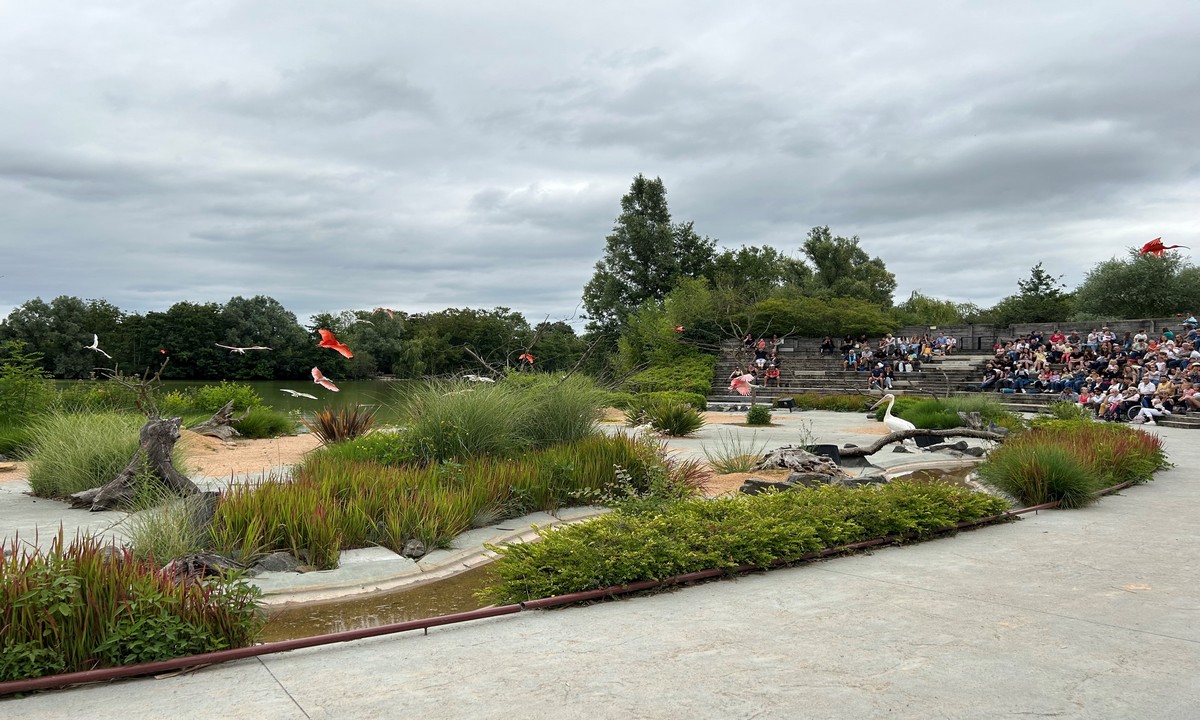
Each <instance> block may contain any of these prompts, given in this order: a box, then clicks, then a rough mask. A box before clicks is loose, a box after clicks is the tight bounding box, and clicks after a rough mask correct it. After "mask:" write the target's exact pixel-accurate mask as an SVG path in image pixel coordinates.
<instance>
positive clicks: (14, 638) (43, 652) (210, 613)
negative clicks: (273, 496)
mask: <svg viewBox="0 0 1200 720" xmlns="http://www.w3.org/2000/svg"><path fill="white" fill-rule="evenodd" d="M4 550H5V552H3V553H0V627H2V628H4V634H3V638H2V639H0V681H8V680H19V679H23V678H33V677H40V676H42V675H46V674H52V673H64V672H75V671H80V670H91V669H94V668H96V667H108V666H115V665H125V664H133V663H141V662H152V661H155V660H166V659H169V658H173V657H179V656H183V655H193V654H197V653H204V652H214V651H217V650H225V649H228V648H235V647H244V646H246V645H250V644H252V643H253V642H254V641H255V638H256V637H257V636H258V634H259V632H260V631H261V629H262V625H263V616H262V614H261V613H260V611H259V610H258V607H257V604H256V601H257V598H258V596H259V592H258V590H257V589H256V588H254V587H253V586H249V585H246V584H244V583H242V582H240V581H238V580H236V579H223V578H216V579H205V580H184V581H177V580H175V579H174V578H172V577H171V576H170V575H168V574H166V573H162V572H159V570H158V568H157V567H156V566H154V565H152V564H149V563H146V562H143V561H140V560H137V559H135V558H134V557H133V556H132V554H131V553H130V551H128V550H123V549H121V548H118V547H116V546H115V545H104V544H102V543H101V541H99V540H96V539H94V538H90V537H81V538H76V539H75V540H74V541H72V542H71V544H70V545H65V544H64V542H63V538H62V534H61V533H60V534H59V536H58V537H57V538H56V539H55V540H54V541H53V542H52V543H51V546H50V548H49V549H48V550H46V551H45V552H43V551H41V550H39V549H37V548H36V547H34V546H31V545H28V544H20V543H18V542H16V541H14V542H13V544H12V546H11V547H9V548H4Z"/></svg>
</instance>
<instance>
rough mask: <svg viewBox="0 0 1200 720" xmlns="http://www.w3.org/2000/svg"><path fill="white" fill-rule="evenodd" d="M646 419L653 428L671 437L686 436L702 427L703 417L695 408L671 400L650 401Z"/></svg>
mask: <svg viewBox="0 0 1200 720" xmlns="http://www.w3.org/2000/svg"><path fill="white" fill-rule="evenodd" d="M646 419H647V420H648V421H649V422H650V426H651V427H653V428H654V429H655V430H657V431H659V432H660V433H663V434H664V435H670V436H671V437H687V436H688V435H692V434H694V433H695V432H696V431H697V430H699V429H700V428H702V427H704V417H703V416H702V415H701V414H700V413H699V412H697V411H696V408H694V407H692V406H691V405H682V404H680V403H673V402H663V401H658V402H651V403H650V404H649V405H648V406H647V407H646Z"/></svg>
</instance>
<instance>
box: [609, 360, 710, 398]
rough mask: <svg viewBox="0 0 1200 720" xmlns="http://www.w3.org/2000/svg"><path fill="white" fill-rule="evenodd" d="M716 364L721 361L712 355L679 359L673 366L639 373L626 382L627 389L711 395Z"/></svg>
mask: <svg viewBox="0 0 1200 720" xmlns="http://www.w3.org/2000/svg"><path fill="white" fill-rule="evenodd" d="M716 364H717V359H716V358H715V357H713V356H711V355H700V354H696V355H691V356H687V357H683V358H678V359H675V360H673V361H672V362H671V364H670V365H664V366H660V367H652V368H650V369H648V370H643V371H642V372H639V373H637V374H636V375H634V376H632V377H630V378H629V379H628V380H627V381H626V382H625V387H626V389H628V390H629V391H630V392H634V393H648V392H662V391H680V392H688V393H695V394H698V395H707V394H708V392H709V391H710V390H711V389H712V385H713V369H714V368H715V367H716Z"/></svg>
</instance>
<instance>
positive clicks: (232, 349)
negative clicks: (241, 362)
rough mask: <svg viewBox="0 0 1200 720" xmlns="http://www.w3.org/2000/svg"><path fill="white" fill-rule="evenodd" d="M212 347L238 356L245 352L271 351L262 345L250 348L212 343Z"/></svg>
mask: <svg viewBox="0 0 1200 720" xmlns="http://www.w3.org/2000/svg"><path fill="white" fill-rule="evenodd" d="M213 345H216V346H217V347H219V348H225V349H226V350H228V351H229V352H231V353H237V354H238V355H245V354H246V351H247V350H270V349H271V348H269V347H263V346H262V345H254V346H251V347H234V346H232V345H222V344H221V343H213Z"/></svg>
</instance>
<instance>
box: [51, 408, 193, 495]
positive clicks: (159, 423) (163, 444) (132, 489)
mask: <svg viewBox="0 0 1200 720" xmlns="http://www.w3.org/2000/svg"><path fill="white" fill-rule="evenodd" d="M182 424H183V418H177V417H176V418H169V419H164V418H150V420H148V421H146V424H145V425H143V426H142V429H141V432H140V433H139V438H140V444H139V446H138V449H137V452H135V453H134V454H133V457H132V458H131V459H130V460H129V464H127V465H126V466H125V469H124V470H122V471H121V472H119V473H117V476H116V477H115V478H113V479H112V480H110V481H109V482H108V483H107V484H105V485H104V486H103V487H98V488H92V489H91V490H84V491H82V492H77V493H75V494H74V495H71V497H70V500H71V507H76V508H80V507H88V508H90V509H91V511H92V512H96V511H98V510H113V509H117V508H122V509H124V508H129V507H130V506H132V505H133V501H134V499H135V497H136V495H137V491H138V488H137V487H136V485H135V483H137V482H138V481H139V480H145V479H153V480H154V481H157V483H158V484H159V486H160V487H159V489H165V490H169V491H171V492H173V493H175V494H177V495H184V496H186V495H195V494H196V493H198V492H200V488H198V487H196V484H195V483H193V482H192V481H191V480H189V479H187V478H186V477H185V476H184V475H183V474H181V473H180V472H179V471H178V470H176V469H175V466H174V465H172V464H171V452H172V451H173V450H174V449H175V441H176V440H178V439H179V427H180V425H182Z"/></svg>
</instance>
